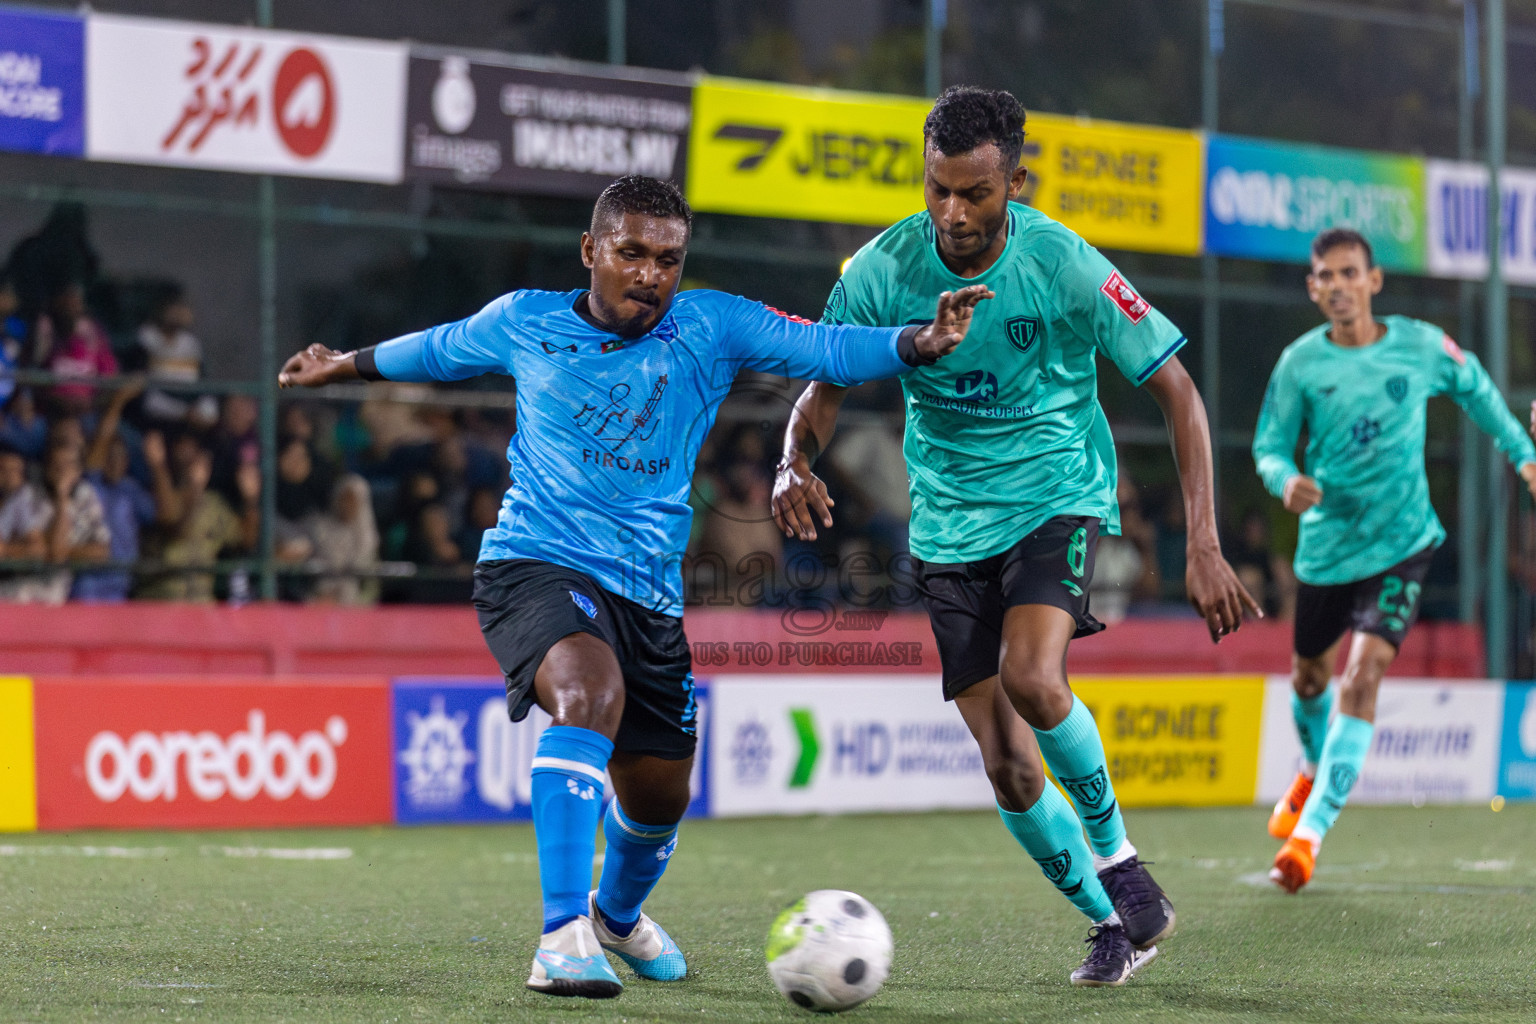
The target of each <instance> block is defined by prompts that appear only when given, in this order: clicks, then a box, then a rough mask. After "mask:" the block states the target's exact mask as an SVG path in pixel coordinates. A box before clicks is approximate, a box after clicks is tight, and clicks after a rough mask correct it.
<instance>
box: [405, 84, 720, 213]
mask: <svg viewBox="0 0 1536 1024" xmlns="http://www.w3.org/2000/svg"><path fill="white" fill-rule="evenodd" d="M642 74H643V73H641V72H630V73H629V74H627V75H625V76H623V77H618V76H607V75H595V74H592V75H584V74H572V73H568V72H557V71H552V70H549V69H540V68H530V67H516V66H510V65H506V64H493V63H487V62H485V61H481V60H475V59H472V58H470V57H468V56H464V55H461V54H444V55H442V56H432V57H426V56H415V57H413V58H412V59H411V62H410V89H409V93H408V99H407V101H406V117H407V119H408V121H409V125H408V127H407V129H406V138H405V168H406V173H407V174H408V175H409V176H410V177H411V178H414V179H418V180H423V181H432V182H439V183H442V184H457V185H470V186H476V187H480V188H494V189H498V190H502V191H507V192H532V193H543V194H547V195H563V196H595V195H597V194H598V193H599V192H601V191H602V190H603V189H604V188H605V187H606V186H607V185H608V183H609V182H611V181H613V179H614V178H617V177H619V176H621V175H625V174H645V175H649V176H650V177H653V178H667V179H670V180H672V181H676V182H678V183H679V184H681V183H682V181H683V178H684V172H685V171H686V169H687V166H688V124H689V121H690V120H691V118H692V106H691V102H690V101H691V96H692V88H691V86H689V85H688V84H687V82H686V80H685V79H683V78H682V77H681V76H677V77H676V78H674V77H672V76H666V75H662V74H659V73H657V74H654V75H647V76H645V77H641V75H642Z"/></svg>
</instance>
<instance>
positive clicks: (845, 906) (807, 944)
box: [768, 889, 891, 1013]
mask: <svg viewBox="0 0 1536 1024" xmlns="http://www.w3.org/2000/svg"><path fill="white" fill-rule="evenodd" d="M768 973H769V974H770V975H772V976H773V983H774V984H775V985H777V986H778V988H779V991H780V992H782V993H784V996H785V998H787V999H788V1000H789V1001H790V1002H792V1003H794V1004H795V1005H796V1006H801V1007H804V1008H805V1009H807V1010H815V1011H817V1012H819V1013H837V1012H838V1011H839V1010H846V1009H848V1008H849V1007H852V1006H858V1005H859V1004H860V1003H862V1002H864V1000H866V999H868V998H869V997H870V996H872V995H874V994H875V993H876V992H878V991H879V990H880V986H881V985H883V984H885V978H886V975H888V974H890V973H891V929H890V928H889V927H887V925H886V923H885V918H884V917H882V916H880V911H878V910H876V909H875V906H874V904H873V903H870V902H869V901H868V900H866V899H865V898H864V897H862V896H860V895H859V894H858V893H853V892H845V891H844V890H842V889H818V890H816V891H815V892H813V893H809V894H808V895H806V897H805V898H804V899H800V900H796V901H795V902H794V903H792V904H790V905H789V906H788V907H786V908H785V909H784V912H783V913H782V914H780V915H779V916H778V919H777V920H776V921H774V922H773V927H772V928H771V929H769V931H768Z"/></svg>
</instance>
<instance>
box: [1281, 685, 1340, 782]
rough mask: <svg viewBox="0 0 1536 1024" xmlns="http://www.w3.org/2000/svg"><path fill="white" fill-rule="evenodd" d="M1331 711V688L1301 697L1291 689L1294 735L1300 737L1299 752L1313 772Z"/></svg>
mask: <svg viewBox="0 0 1536 1024" xmlns="http://www.w3.org/2000/svg"><path fill="white" fill-rule="evenodd" d="M1332 713H1333V688H1332V687H1328V688H1327V689H1325V690H1323V692H1322V693H1320V694H1318V695H1317V696H1316V697H1303V696H1302V695H1301V694H1299V693H1297V692H1296V691H1295V690H1292V691H1291V717H1292V718H1293V719H1295V721H1296V735H1297V736H1299V737H1301V752H1302V756H1303V757H1305V758H1306V760H1307V765H1308V767H1310V768H1311V769H1312V771H1313V773H1314V774H1315V773H1316V772H1317V765H1318V762H1320V761H1322V759H1323V741H1324V740H1325V739H1327V738H1328V716H1329V715H1330V714H1332Z"/></svg>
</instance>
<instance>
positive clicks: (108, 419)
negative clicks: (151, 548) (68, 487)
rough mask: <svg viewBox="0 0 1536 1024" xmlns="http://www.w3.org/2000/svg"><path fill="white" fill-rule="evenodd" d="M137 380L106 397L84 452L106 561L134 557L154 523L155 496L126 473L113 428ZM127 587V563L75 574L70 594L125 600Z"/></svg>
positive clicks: (123, 444)
mask: <svg viewBox="0 0 1536 1024" xmlns="http://www.w3.org/2000/svg"><path fill="white" fill-rule="evenodd" d="M142 387H143V385H137V386H129V387H125V388H122V389H120V390H119V391H117V392H116V393H115V394H113V396H112V400H111V401H110V402H109V403H108V404H107V407H106V409H105V410H104V411H103V412H102V414H101V419H100V421H99V422H98V423H97V426H96V432H95V435H94V436H93V437H92V439H91V446H90V448H89V450H87V452H86V456H85V478H86V479H87V480H88V481H90V483H91V485H92V486H94V487H95V488H96V494H97V496H98V497H99V498H100V499H101V507H102V512H103V514H104V515H105V517H106V522H107V533H108V534H109V537H110V545H111V547H110V549H109V554H110V555H111V561H113V562H118V563H123V562H133V561H137V560H138V557H139V534H140V531H141V530H143V529H145V528H147V527H149V526H151V525H152V524H153V523H154V522H155V499H154V498H153V497H152V496H151V495H150V493H149V491H147V490H145V488H144V485H143V484H141V483H139V481H138V480H137V479H135V478H134V477H133V476H131V475H129V473H128V461H129V460H128V442H127V440H125V439H124V437H123V435H122V433H120V432H119V431H118V424H119V422H120V420H121V417H122V412H123V408H124V406H126V405H127V404H128V403H129V402H131V401H133V399H134V398H136V397H137V396H138V394H139V392H140V390H141V389H142ZM132 587H133V573H132V571H131V570H129V569H127V568H112V569H97V570H92V571H89V572H82V573H80V574H78V575H77V576H76V577H75V584H74V588H73V589H72V590H71V591H70V598H71V599H72V600H76V601H102V602H116V601H123V600H126V599H127V597H128V593H129V591H130V590H132Z"/></svg>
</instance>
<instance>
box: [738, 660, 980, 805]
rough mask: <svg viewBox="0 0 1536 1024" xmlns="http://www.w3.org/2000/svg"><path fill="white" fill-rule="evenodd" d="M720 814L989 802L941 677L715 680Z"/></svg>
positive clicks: (972, 746) (976, 758) (971, 745)
mask: <svg viewBox="0 0 1536 1024" xmlns="http://www.w3.org/2000/svg"><path fill="white" fill-rule="evenodd" d="M710 692H711V696H712V699H713V703H714V707H713V709H712V710H713V721H712V723H711V726H710V732H709V736H708V741H709V744H710V750H709V759H710V767H709V773H710V789H711V794H710V795H711V800H710V811H711V813H712V814H713V815H714V816H716V817H729V816H733V815H747V814H805V813H821V812H838V811H898V810H899V811H918V810H930V809H934V808H972V807H974V808H985V807H992V806H993V797H992V787H991V785H990V784H989V783H988V782H987V776H986V773H985V772H984V771H983V770H982V766H981V752H980V751H979V750H978V749H977V746H976V741H975V740H974V739H972V738H971V734H970V732H969V731H968V730H967V729H966V727H965V722H964V721H962V720H961V718H960V713H959V712H958V711H956V710H955V706H954V705H953V704H951V703H947V702H946V701H945V700H944V699H943V696H942V695H941V692H940V689H939V680H938V677H937V676H838V677H835V678H828V677H819V678H818V677H815V676H782V677H781V676H760V675H754V676H715V677H713V678H712V680H711V691H710Z"/></svg>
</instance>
